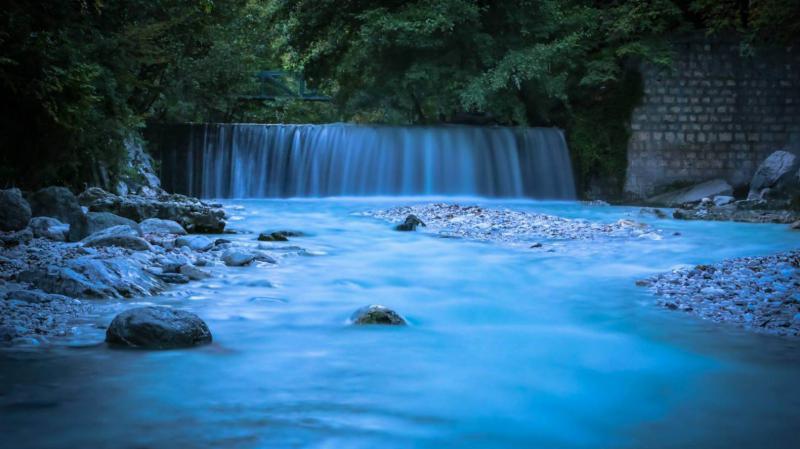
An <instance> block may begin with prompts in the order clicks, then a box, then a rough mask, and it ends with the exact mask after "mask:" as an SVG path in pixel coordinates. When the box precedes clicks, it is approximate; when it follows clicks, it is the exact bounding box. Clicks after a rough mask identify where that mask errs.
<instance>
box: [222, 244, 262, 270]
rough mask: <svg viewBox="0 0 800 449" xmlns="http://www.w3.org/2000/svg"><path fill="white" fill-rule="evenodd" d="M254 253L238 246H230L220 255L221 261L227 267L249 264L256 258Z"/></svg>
mask: <svg viewBox="0 0 800 449" xmlns="http://www.w3.org/2000/svg"><path fill="white" fill-rule="evenodd" d="M256 256H257V255H256V254H255V253H254V252H252V251H246V250H243V249H240V248H231V249H229V250H227V251H225V253H224V254H223V255H222V261H223V262H225V265H227V266H229V267H241V266H244V265H249V264H250V263H252V262H253V261H254V260H256Z"/></svg>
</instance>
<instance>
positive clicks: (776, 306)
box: [637, 250, 800, 337]
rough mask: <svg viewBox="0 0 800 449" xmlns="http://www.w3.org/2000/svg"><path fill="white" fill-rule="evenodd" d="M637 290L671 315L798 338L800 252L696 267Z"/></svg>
mask: <svg viewBox="0 0 800 449" xmlns="http://www.w3.org/2000/svg"><path fill="white" fill-rule="evenodd" d="M637 285H641V286H646V287H647V288H648V289H649V290H650V291H651V292H653V293H654V294H655V295H656V296H657V298H658V299H657V301H658V303H659V304H660V305H662V306H664V307H666V308H668V309H671V310H678V311H684V312H689V313H692V314H695V315H697V316H699V317H701V318H703V319H707V320H711V321H715V322H726V323H735V324H737V325H740V326H743V327H745V328H746V329H748V330H751V331H755V332H762V333H768V334H776V335H786V336H795V337H797V336H800V250H794V251H788V252H784V253H780V254H775V255H770V256H762V257H742V258H737V259H729V260H725V261H722V262H719V263H716V264H710V265H697V266H696V267H694V268H686V269H680V270H676V271H673V272H670V273H663V274H660V275H657V276H654V277H651V278H649V279H645V280H641V281H638V282H637Z"/></svg>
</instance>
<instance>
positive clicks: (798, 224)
mask: <svg viewBox="0 0 800 449" xmlns="http://www.w3.org/2000/svg"><path fill="white" fill-rule="evenodd" d="M789 227H790V228H791V229H795V230H800V220H797V221H795V222H794V223H792V224H790V225H789Z"/></svg>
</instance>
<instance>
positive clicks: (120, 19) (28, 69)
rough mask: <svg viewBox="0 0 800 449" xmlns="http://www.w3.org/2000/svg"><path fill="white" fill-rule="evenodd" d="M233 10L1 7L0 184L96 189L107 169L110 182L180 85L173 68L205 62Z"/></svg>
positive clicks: (231, 2) (190, 5) (163, 0)
mask: <svg viewBox="0 0 800 449" xmlns="http://www.w3.org/2000/svg"><path fill="white" fill-rule="evenodd" d="M240 3H241V2H240V1H238V0H214V1H213V2H212V1H211V0H205V1H198V2H184V1H181V0H141V1H124V2H121V1H112V2H100V1H99V0H98V1H95V2H90V1H67V0H43V1H36V2H31V1H28V0H9V1H6V2H4V4H3V8H2V9H1V10H0V92H2V98H3V99H4V101H3V106H2V114H3V115H2V120H0V127H2V128H1V129H0V146H2V148H3V152H2V159H0V166H2V168H3V170H4V172H3V173H2V174H0V175H2V179H5V180H8V181H7V182H8V183H12V182H13V183H15V184H18V185H22V186H35V185H42V184H49V183H56V184H67V185H69V184H72V185H75V184H79V183H80V182H84V181H90V180H95V181H97V180H99V179H100V178H103V177H105V176H104V174H103V173H101V172H103V171H106V170H107V171H109V172H110V173H109V175H110V176H112V177H113V176H114V174H115V171H116V170H118V169H119V166H120V160H121V158H122V156H123V141H124V139H125V138H127V137H128V136H129V135H131V133H132V131H133V130H135V129H137V128H138V127H141V126H142V125H143V123H144V120H145V119H146V118H147V117H149V116H150V115H151V114H152V113H153V112H154V110H156V107H157V105H158V103H160V102H168V101H169V100H165V99H164V93H165V92H169V91H170V89H174V87H173V86H174V85H175V84H176V83H179V82H180V81H178V78H177V77H176V76H175V75H176V74H175V72H174V71H175V68H176V67H183V65H184V64H186V62H185V61H194V60H198V59H203V58H204V57H206V55H208V54H209V52H210V49H211V48H213V45H212V43H213V42H214V41H215V39H216V36H215V35H214V32H215V31H217V30H218V26H219V25H220V24H225V23H228V22H229V21H231V20H232V19H233V17H235V16H231V13H232V12H237V11H238V10H239V9H240V8H241V6H240ZM181 81H182V80H181ZM216 87H218V88H222V87H224V86H220V85H217V86H216ZM202 100H204V99H198V101H202ZM104 169H105V170H104Z"/></svg>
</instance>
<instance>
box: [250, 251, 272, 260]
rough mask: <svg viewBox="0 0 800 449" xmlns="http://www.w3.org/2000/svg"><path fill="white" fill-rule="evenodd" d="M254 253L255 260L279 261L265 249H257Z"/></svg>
mask: <svg viewBox="0 0 800 449" xmlns="http://www.w3.org/2000/svg"><path fill="white" fill-rule="evenodd" d="M254 255H255V259H253V260H257V261H259V262H267V263H278V261H277V260H275V258H274V257H272V256H270V255H269V254H267V253H265V252H264V251H256V252H255V253H254Z"/></svg>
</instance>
